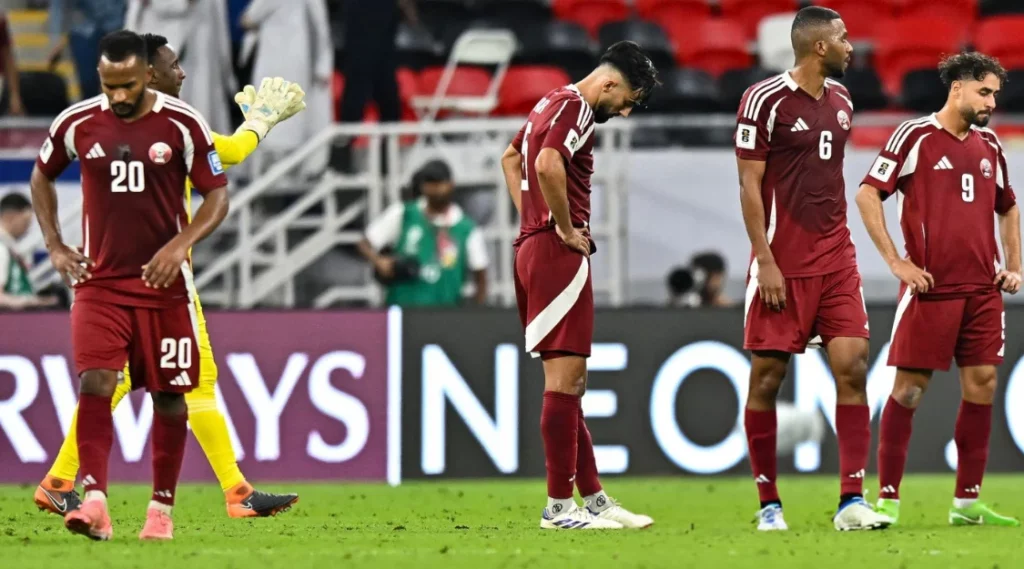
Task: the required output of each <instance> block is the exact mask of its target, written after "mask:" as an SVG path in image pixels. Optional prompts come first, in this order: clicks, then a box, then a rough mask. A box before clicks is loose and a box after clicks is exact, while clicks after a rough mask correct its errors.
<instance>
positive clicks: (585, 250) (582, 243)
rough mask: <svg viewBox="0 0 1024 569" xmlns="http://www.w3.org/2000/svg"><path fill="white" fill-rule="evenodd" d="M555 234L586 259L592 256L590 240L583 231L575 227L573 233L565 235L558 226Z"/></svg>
mask: <svg viewBox="0 0 1024 569" xmlns="http://www.w3.org/2000/svg"><path fill="white" fill-rule="evenodd" d="M555 232H556V233H558V236H559V237H561V238H562V242H563V243H565V244H566V245H568V247H569V248H570V249H572V250H573V251H576V252H577V253H580V254H581V255H583V256H585V257H589V256H590V239H588V238H587V236H586V235H584V234H583V232H582V231H580V230H579V229H577V228H575V227H573V228H572V231H570V232H569V233H565V232H563V231H562V230H561V229H559V227H558V226H557V225H556V226H555Z"/></svg>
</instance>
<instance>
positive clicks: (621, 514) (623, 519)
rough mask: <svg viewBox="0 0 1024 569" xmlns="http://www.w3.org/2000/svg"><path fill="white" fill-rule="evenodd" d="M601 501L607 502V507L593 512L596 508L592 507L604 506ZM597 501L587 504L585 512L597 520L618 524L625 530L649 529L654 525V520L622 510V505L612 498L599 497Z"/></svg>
mask: <svg viewBox="0 0 1024 569" xmlns="http://www.w3.org/2000/svg"><path fill="white" fill-rule="evenodd" d="M602 499H606V500H608V505H607V507H606V508H605V509H603V510H601V511H599V512H595V511H594V510H595V509H596V508H594V506H597V507H598V508H599V507H602V506H605V504H601V503H600V501H601V500H602ZM597 501H598V504H590V503H587V510H589V511H590V513H591V514H593V515H595V516H597V517H598V518H601V519H605V520H612V521H615V522H618V523H620V524H622V527H624V528H627V529H644V528H649V527H651V525H653V524H654V520H653V519H651V517H650V516H645V515H642V514H634V513H633V512H630V511H629V510H627V509H626V508H623V507H622V505H621V504H619V503H618V502H617V501H615V499H613V498H608V497H606V496H603V495H602V497H599V498H598V499H597Z"/></svg>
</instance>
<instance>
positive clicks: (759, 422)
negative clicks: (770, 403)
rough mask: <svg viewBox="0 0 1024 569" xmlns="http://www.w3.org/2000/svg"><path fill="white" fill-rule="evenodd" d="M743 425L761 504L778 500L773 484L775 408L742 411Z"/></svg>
mask: <svg viewBox="0 0 1024 569" xmlns="http://www.w3.org/2000/svg"><path fill="white" fill-rule="evenodd" d="M744 415H745V417H744V426H745V428H746V431H747V445H748V447H749V449H750V469H751V470H752V471H753V473H754V481H755V482H757V494H758V496H760V498H761V504H762V505H764V504H766V503H768V502H778V501H779V490H778V488H776V486H775V473H776V454H775V446H776V439H777V420H776V417H775V410H774V409H772V410H770V411H754V410H752V409H747V410H746V411H745V412H744Z"/></svg>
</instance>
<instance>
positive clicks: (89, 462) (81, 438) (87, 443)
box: [75, 394, 114, 494]
mask: <svg viewBox="0 0 1024 569" xmlns="http://www.w3.org/2000/svg"><path fill="white" fill-rule="evenodd" d="M110 400H111V397H103V396H100V395H85V394H83V395H82V396H81V398H80V399H79V400H78V427H77V428H76V430H75V434H76V435H77V437H78V457H79V461H80V464H81V472H82V484H83V485H84V486H85V491H86V492H91V491H93V490H98V491H100V492H103V493H104V494H106V493H107V466H108V464H109V463H110V447H111V446H112V445H113V444H114V417H113V415H112V414H111V412H110Z"/></svg>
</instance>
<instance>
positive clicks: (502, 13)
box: [474, 0, 551, 29]
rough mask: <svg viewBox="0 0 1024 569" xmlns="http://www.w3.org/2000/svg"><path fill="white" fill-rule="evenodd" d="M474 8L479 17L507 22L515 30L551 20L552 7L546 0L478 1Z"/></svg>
mask: <svg viewBox="0 0 1024 569" xmlns="http://www.w3.org/2000/svg"><path fill="white" fill-rule="evenodd" d="M474 7H475V9H476V14H477V16H478V17H480V18H486V19H489V20H498V21H501V22H505V23H506V24H507V25H508V26H509V27H511V28H514V29H520V28H523V27H527V26H540V25H543V24H546V23H547V22H548V21H549V20H551V5H550V4H549V3H548V2H547V1H545V0H477V2H476V4H474Z"/></svg>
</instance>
